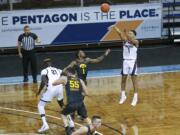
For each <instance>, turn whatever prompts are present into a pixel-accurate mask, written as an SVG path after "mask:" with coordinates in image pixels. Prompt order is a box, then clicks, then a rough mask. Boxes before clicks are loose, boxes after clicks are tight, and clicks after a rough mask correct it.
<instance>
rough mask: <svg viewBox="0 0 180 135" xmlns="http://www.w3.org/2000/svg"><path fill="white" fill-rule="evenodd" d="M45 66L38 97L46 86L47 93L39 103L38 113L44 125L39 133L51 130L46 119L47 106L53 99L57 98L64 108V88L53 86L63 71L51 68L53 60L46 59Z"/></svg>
mask: <svg viewBox="0 0 180 135" xmlns="http://www.w3.org/2000/svg"><path fill="white" fill-rule="evenodd" d="M44 64H45V66H46V68H45V69H43V70H42V71H41V84H40V87H39V91H38V92H37V96H38V95H39V94H40V93H41V91H42V89H43V88H44V87H45V86H46V89H47V90H46V91H45V92H44V93H43V94H42V96H41V98H40V101H39V103H38V111H39V113H40V115H41V118H42V122H43V125H42V127H41V128H40V129H39V130H38V132H39V133H42V132H45V131H47V130H48V129H49V126H48V124H47V121H46V117H45V109H44V108H45V105H46V103H48V102H51V100H52V99H53V97H56V99H57V102H58V104H59V105H60V107H61V108H62V107H63V86H62V85H57V86H53V85H52V83H53V82H54V81H55V80H57V79H59V78H60V76H61V73H62V70H60V69H57V68H55V67H52V66H51V59H45V60H44Z"/></svg>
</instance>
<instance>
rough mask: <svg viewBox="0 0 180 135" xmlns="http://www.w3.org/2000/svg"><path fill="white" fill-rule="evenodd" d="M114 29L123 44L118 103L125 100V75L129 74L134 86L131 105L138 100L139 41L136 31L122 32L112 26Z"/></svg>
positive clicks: (134, 104)
mask: <svg viewBox="0 0 180 135" xmlns="http://www.w3.org/2000/svg"><path fill="white" fill-rule="evenodd" d="M113 28H114V29H115V31H116V32H117V33H118V34H119V36H120V38H121V39H122V40H123V41H124V44H123V67H122V72H121V74H122V81H121V94H120V95H121V97H120V101H119V104H123V103H124V102H125V101H126V94H125V88H126V81H127V76H128V75H130V76H131V80H132V82H133V87H134V97H133V100H132V103H131V105H132V106H136V104H137V102H138V88H137V50H138V47H139V41H138V40H137V39H136V31H135V30H130V31H126V30H125V31H124V33H123V32H122V31H121V30H120V29H119V28H117V27H116V26H113Z"/></svg>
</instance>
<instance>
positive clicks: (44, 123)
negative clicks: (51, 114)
mask: <svg viewBox="0 0 180 135" xmlns="http://www.w3.org/2000/svg"><path fill="white" fill-rule="evenodd" d="M42 115H43V114H42ZM42 115H41V118H42V122H43V125H47V121H46V117H45V114H44V116H42Z"/></svg>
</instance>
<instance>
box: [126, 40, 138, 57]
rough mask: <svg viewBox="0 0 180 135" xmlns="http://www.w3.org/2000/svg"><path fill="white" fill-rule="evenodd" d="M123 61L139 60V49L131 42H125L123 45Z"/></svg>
mask: <svg viewBox="0 0 180 135" xmlns="http://www.w3.org/2000/svg"><path fill="white" fill-rule="evenodd" d="M123 59H125V60H136V59H137V47H136V46H134V45H133V44H131V43H129V42H125V43H124V45H123Z"/></svg>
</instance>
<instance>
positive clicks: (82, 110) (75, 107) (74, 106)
mask: <svg viewBox="0 0 180 135" xmlns="http://www.w3.org/2000/svg"><path fill="white" fill-rule="evenodd" d="M75 111H78V114H79V115H80V116H81V117H82V118H84V119H85V118H87V117H88V116H87V110H86V107H85V105H84V103H83V102H82V103H70V104H67V105H66V106H65V107H64V108H63V110H62V111H61V113H62V114H63V115H69V114H72V113H74V112H75Z"/></svg>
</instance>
